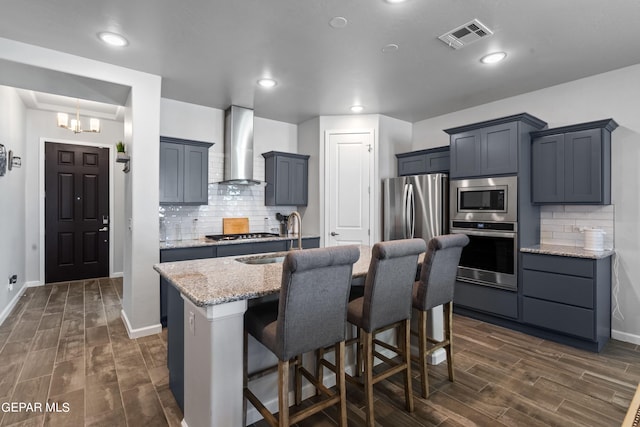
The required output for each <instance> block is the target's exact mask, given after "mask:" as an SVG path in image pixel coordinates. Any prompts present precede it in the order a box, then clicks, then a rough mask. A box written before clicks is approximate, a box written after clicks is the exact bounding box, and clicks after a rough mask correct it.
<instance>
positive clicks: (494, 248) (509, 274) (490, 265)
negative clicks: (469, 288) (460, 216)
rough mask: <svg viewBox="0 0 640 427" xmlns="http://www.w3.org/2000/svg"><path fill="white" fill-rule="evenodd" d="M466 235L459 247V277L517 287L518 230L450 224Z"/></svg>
mask: <svg viewBox="0 0 640 427" xmlns="http://www.w3.org/2000/svg"><path fill="white" fill-rule="evenodd" d="M451 233H454V234H455V233H462V234H466V235H467V236H468V237H469V244H468V245H467V246H466V247H465V248H464V249H463V250H462V256H461V257H460V264H459V266H458V276H457V278H458V280H460V281H463V282H468V283H473V284H479V285H485V286H492V287H496V288H502V289H509V290H516V289H517V287H518V234H517V233H515V232H504V231H486V230H482V231H480V230H477V231H476V230H469V229H458V228H455V229H454V228H452V229H451Z"/></svg>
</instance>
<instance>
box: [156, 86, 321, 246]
mask: <svg viewBox="0 0 640 427" xmlns="http://www.w3.org/2000/svg"><path fill="white" fill-rule="evenodd" d="M160 129H161V132H160V134H161V135H163V136H172V137H175V138H183V139H193V140H197V141H207V142H213V143H214V145H213V146H212V147H211V148H210V149H209V182H212V183H213V182H219V181H222V180H223V175H224V141H223V138H224V111H223V110H219V109H216V108H210V107H204V106H200V105H194V104H188V103H184V102H180V101H174V100H171V99H165V98H163V99H162V100H161V120H160ZM297 140H298V136H297V126H296V125H293V124H290V123H284V122H279V121H275V120H269V119H263V118H260V117H255V118H254V150H253V158H254V162H253V164H254V167H253V178H254V179H256V180H258V181H264V177H265V175H264V170H265V168H264V166H265V165H264V157H262V153H266V152H269V151H283V152H288V153H297V152H298V142H297ZM264 190H265V188H264V186H227V185H218V184H210V185H209V203H208V205H205V206H180V205H172V206H163V207H161V208H160V214H161V215H164V218H165V220H164V221H165V224H166V225H167V227H166V228H167V234H168V238H169V239H172V238H175V232H174V230H175V225H176V224H180V227H181V230H182V232H181V234H182V239H183V240H188V239H192V238H193V239H195V238H199V237H202V236H204V235H207V234H221V233H222V218H223V217H249V225H250V229H251V231H253V232H261V231H266V232H269V231H271V229H272V228H276V229H277V227H278V221H277V220H276V219H275V215H276V212H282V213H283V214H288V213H290V212H291V211H294V210H296V207H295V206H265V205H264ZM265 218H267V219H266V220H265ZM194 219H197V220H198V221H197V222H196V224H197V227H194V222H193V220H194ZM303 232H304V234H308V233H307V230H306V228H305V229H303Z"/></svg>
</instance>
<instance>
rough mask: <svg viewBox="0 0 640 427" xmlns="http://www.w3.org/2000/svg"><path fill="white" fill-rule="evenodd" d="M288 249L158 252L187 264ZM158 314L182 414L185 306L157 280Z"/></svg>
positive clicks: (258, 246) (275, 245) (243, 246)
mask: <svg viewBox="0 0 640 427" xmlns="http://www.w3.org/2000/svg"><path fill="white" fill-rule="evenodd" d="M319 245H320V238H319V237H314V238H306V239H302V247H303V248H305V249H308V248H317V247H319ZM290 247H291V242H290V240H278V241H268V242H251V243H237V244H230V245H213V246H199V247H190V248H172V249H161V250H160V262H172V261H187V260H194V259H204V258H216V257H224V256H236V255H238V256H239V255H249V254H256V253H264V252H277V251H284V250H287V249H289V248H290ZM160 304H161V306H160V314H161V318H162V317H164V319H165V320H164V322H165V323H163V326H165V325H166V326H167V367H168V368H169V387H170V388H171V392H172V393H173V395H174V397H175V399H176V402H177V403H178V406H180V409H181V410H183V411H184V305H183V301H182V297H181V296H180V292H179V291H178V290H177V289H176V288H175V287H173V286H171V285H170V283H169V282H167V281H166V280H165V279H163V278H161V279H160Z"/></svg>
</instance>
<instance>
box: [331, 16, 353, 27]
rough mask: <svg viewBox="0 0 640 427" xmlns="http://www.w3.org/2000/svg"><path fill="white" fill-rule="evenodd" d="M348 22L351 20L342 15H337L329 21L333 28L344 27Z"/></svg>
mask: <svg viewBox="0 0 640 427" xmlns="http://www.w3.org/2000/svg"><path fill="white" fill-rule="evenodd" d="M348 23H349V21H347V18H344V17H342V16H336V17H334V18H331V20H330V21H329V25H330V26H331V27H332V28H344V27H346V26H347V24H348Z"/></svg>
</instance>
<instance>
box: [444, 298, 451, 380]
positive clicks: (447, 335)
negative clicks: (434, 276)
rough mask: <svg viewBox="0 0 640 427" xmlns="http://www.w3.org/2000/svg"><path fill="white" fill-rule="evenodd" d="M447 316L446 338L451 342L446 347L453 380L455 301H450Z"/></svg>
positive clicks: (445, 323) (446, 307) (447, 306)
mask: <svg viewBox="0 0 640 427" xmlns="http://www.w3.org/2000/svg"><path fill="white" fill-rule="evenodd" d="M445 310H446V314H445V316H446V318H445V322H444V327H445V334H446V339H447V340H449V344H447V346H446V347H445V350H446V352H447V367H448V368H449V381H451V382H453V302H452V301H449V302H448V303H447V304H446V306H445Z"/></svg>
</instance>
